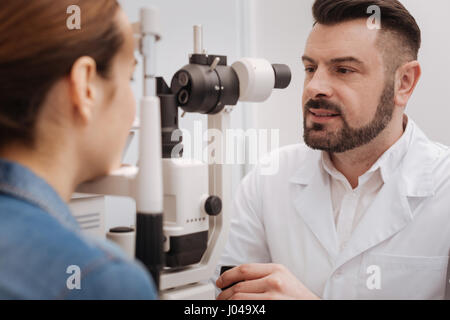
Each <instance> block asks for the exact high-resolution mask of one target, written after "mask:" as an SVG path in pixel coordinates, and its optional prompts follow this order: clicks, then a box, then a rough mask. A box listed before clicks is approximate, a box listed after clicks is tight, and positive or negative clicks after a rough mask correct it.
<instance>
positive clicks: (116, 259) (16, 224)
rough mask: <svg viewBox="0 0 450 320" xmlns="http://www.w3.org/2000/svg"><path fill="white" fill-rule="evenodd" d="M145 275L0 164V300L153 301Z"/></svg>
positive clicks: (31, 177)
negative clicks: (82, 229)
mask: <svg viewBox="0 0 450 320" xmlns="http://www.w3.org/2000/svg"><path fill="white" fill-rule="evenodd" d="M156 298H157V293H156V290H155V286H154V283H153V281H152V279H151V277H150V275H149V273H148V272H147V271H146V270H145V269H144V267H143V266H142V265H141V264H140V263H139V262H137V261H135V262H133V261H131V260H129V259H128V258H127V257H126V255H125V254H124V253H123V252H122V251H121V250H120V248H119V247H117V246H116V245H114V244H113V243H111V242H109V241H106V240H96V239H91V238H88V237H87V236H85V235H83V234H82V233H81V229H80V227H79V226H78V223H77V222H76V220H75V218H74V217H73V216H72V214H71V213H70V210H69V208H68V206H67V205H66V204H65V203H64V201H63V200H62V199H61V198H60V197H59V195H58V194H57V193H56V191H55V190H54V189H53V188H52V187H51V186H50V185H49V184H47V183H46V182H45V181H44V180H43V179H41V178H39V177H38V176H36V175H35V174H34V173H33V172H31V171H30V170H28V169H27V168H25V167H23V166H21V165H19V164H17V163H13V162H9V161H6V160H3V159H0V299H156Z"/></svg>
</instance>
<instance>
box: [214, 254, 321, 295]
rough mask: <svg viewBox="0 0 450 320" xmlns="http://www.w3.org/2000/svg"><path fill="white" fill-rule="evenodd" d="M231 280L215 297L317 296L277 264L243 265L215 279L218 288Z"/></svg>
mask: <svg viewBox="0 0 450 320" xmlns="http://www.w3.org/2000/svg"><path fill="white" fill-rule="evenodd" d="M239 281H242V282H239ZM236 282H239V283H236ZM233 283H236V284H235V285H234V286H232V287H231V288H228V289H227V290H224V291H222V293H221V294H220V295H219V296H218V297H217V299H218V300H291V299H299V300H315V299H319V298H318V297H317V296H316V295H314V294H313V293H312V292H311V291H309V290H308V289H307V288H306V287H305V286H304V285H303V284H302V283H301V282H300V281H298V280H297V278H295V276H294V275H293V274H292V273H291V272H289V270H288V269H286V268H285V267H284V266H282V265H280V264H259V263H253V264H243V265H240V266H239V267H236V268H233V269H231V270H228V271H226V272H224V273H223V274H222V275H221V276H220V277H219V279H217V281H216V285H217V287H219V288H226V287H227V286H229V285H231V284H233Z"/></svg>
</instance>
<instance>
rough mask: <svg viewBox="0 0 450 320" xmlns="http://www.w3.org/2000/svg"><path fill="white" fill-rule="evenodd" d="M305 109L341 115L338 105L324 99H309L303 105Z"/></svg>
mask: <svg viewBox="0 0 450 320" xmlns="http://www.w3.org/2000/svg"><path fill="white" fill-rule="evenodd" d="M305 109H306V111H309V109H323V110H330V111H334V112H337V113H339V114H341V113H342V109H341V107H340V106H339V105H337V104H335V103H332V102H330V101H328V100H325V99H318V100H312V99H310V100H308V102H306V103H305Z"/></svg>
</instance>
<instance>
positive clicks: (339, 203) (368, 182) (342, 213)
mask: <svg viewBox="0 0 450 320" xmlns="http://www.w3.org/2000/svg"><path fill="white" fill-rule="evenodd" d="M411 138H412V135H411V130H410V126H409V125H408V118H407V116H406V115H405V117H404V133H403V135H402V136H401V137H400V139H399V140H397V142H396V143H394V145H392V146H391V147H390V148H389V149H388V150H387V151H386V152H385V153H384V154H383V155H382V156H381V157H380V158H378V160H377V161H376V162H375V163H374V164H373V165H372V167H371V168H370V169H369V170H368V171H367V172H365V173H364V174H363V175H362V176H360V177H359V178H358V186H357V187H356V188H355V189H353V188H352V186H351V185H350V183H349V182H348V180H347V178H346V177H345V176H344V175H343V174H342V173H341V172H340V171H338V170H337V169H336V168H335V167H334V165H333V163H332V161H331V159H330V156H329V153H328V152H326V151H323V152H322V157H321V164H322V166H323V169H324V170H325V171H326V172H327V173H328V174H329V177H330V191H331V201H332V206H333V214H334V221H335V225H336V232H337V235H338V240H339V245H340V249H341V250H343V249H344V248H345V246H346V244H347V242H348V241H349V240H350V237H351V235H352V233H353V230H355V228H356V226H357V225H358V223H359V221H360V220H361V218H362V217H363V215H364V212H366V211H367V209H368V208H369V207H370V205H371V204H372V202H373V201H374V200H375V198H376V196H377V194H378V191H379V190H380V189H381V187H382V186H383V184H384V182H385V178H387V177H389V176H390V173H391V172H392V170H395V168H396V167H397V166H398V165H399V164H400V162H401V159H402V158H403V156H404V155H405V154H406V152H407V150H408V146H409V144H410V142H411Z"/></svg>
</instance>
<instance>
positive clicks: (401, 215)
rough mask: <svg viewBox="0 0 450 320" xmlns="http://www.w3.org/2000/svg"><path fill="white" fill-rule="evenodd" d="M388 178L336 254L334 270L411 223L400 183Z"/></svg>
mask: <svg viewBox="0 0 450 320" xmlns="http://www.w3.org/2000/svg"><path fill="white" fill-rule="evenodd" d="M399 179H400V177H391V179H389V182H388V183H385V184H384V185H383V186H382V188H381V190H380V191H379V193H378V195H377V196H376V198H375V200H374V202H373V203H372V205H371V206H370V207H369V209H368V210H367V212H366V213H365V214H364V216H363V217H362V219H361V221H360V222H359V224H358V225H357V226H356V228H355V230H354V232H353V234H352V236H351V238H350V240H349V242H348V243H347V245H346V246H345V247H344V248H343V249H342V251H341V253H340V254H339V256H338V258H337V260H336V265H335V269H337V268H339V267H340V266H341V265H343V264H344V263H346V262H347V261H349V260H350V259H352V258H354V257H356V256H357V255H359V254H361V253H362V252H364V251H366V250H368V249H369V248H372V247H374V246H376V245H377V244H379V243H381V242H383V241H385V240H386V239H388V238H390V237H392V236H393V235H395V234H396V233H398V232H399V231H401V230H402V229H403V228H405V227H406V225H408V223H410V222H411V221H412V220H413V217H412V213H411V209H410V206H409V202H408V198H407V195H406V193H405V190H404V184H403V183H401V180H399Z"/></svg>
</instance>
